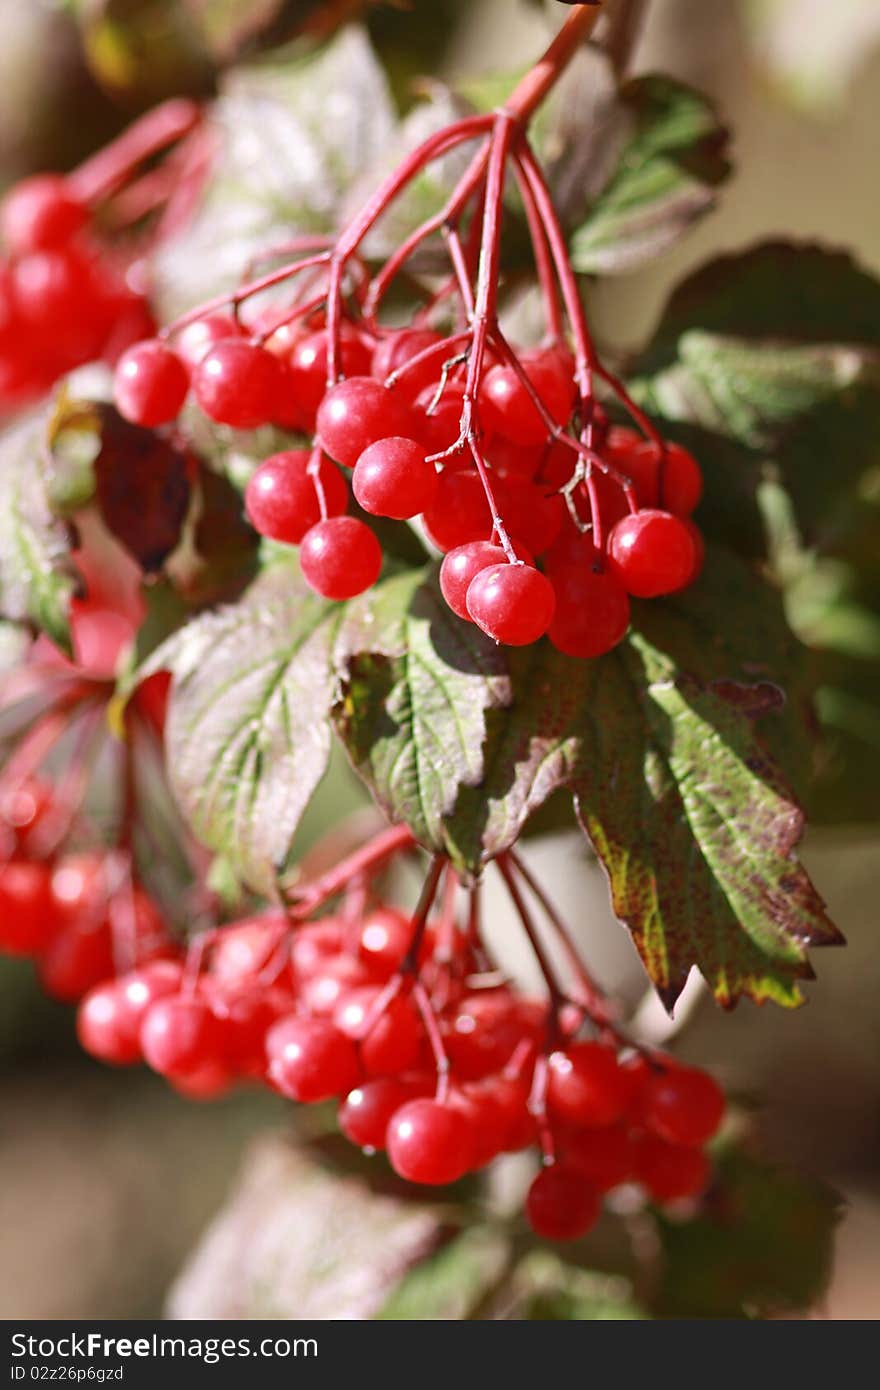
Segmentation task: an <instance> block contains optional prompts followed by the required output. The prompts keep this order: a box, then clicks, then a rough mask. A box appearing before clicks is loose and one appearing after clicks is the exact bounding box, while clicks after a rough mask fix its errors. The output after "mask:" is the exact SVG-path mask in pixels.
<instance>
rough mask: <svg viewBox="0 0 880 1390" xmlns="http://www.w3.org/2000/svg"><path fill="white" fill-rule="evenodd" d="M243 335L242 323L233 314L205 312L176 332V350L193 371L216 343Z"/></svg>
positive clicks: (187, 366)
mask: <svg viewBox="0 0 880 1390" xmlns="http://www.w3.org/2000/svg"><path fill="white" fill-rule="evenodd" d="M241 335H242V330H241V325H240V324H239V323H238V322H237V321H236V320H235V319H234V318H233V317H232V315H231V314H205V316H204V317H203V318H200V319H194V320H193V322H192V323H188V324H187V325H186V327H185V328H181V330H180V332H179V333H177V334H175V338H174V350H175V352H176V353H177V355H178V357H179V358H180V359H181V361H182V362H184V363H185V365H186V368H187V370H188V371H190V372H192V371H193V370H194V368H196V367H197V366H198V364H199V363H200V362H201V360H202V358H203V357H204V356H205V354H206V353H207V352H208V351H209V350H210V349H211V348H212V347H213V346H214V344H215V343H219V342H222V340H223V339H224V338H238V337H241Z"/></svg>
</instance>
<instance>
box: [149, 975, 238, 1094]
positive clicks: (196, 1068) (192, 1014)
mask: <svg viewBox="0 0 880 1390" xmlns="http://www.w3.org/2000/svg"><path fill="white" fill-rule="evenodd" d="M140 1044H141V1050H142V1052H143V1056H144V1061H145V1062H146V1063H147V1064H148V1065H149V1066H151V1067H152V1068H153V1070H154V1071H157V1072H159V1073H160V1074H161V1075H162V1076H168V1077H172V1078H175V1079H176V1078H178V1077H179V1078H184V1079H185V1078H186V1077H187V1076H190V1075H194V1076H198V1075H199V1074H200V1073H202V1072H204V1070H205V1069H206V1068H207V1067H211V1068H212V1069H213V1067H214V1066H215V1065H216V1064H217V1063H218V1061H220V1030H219V1028H218V1025H217V1020H216V1019H215V1017H214V1015H213V1013H212V1012H211V1008H210V1006H209V1004H208V1003H207V1001H206V1000H204V999H201V998H199V997H198V996H196V995H184V994H172V995H169V996H167V997H166V998H164V999H157V1000H156V1001H155V1002H154V1003H153V1004H151V1005H150V1007H149V1008H148V1009H147V1010H146V1012H145V1014H144V1016H143V1020H142V1022H141V1028H140Z"/></svg>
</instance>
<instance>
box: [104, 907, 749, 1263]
mask: <svg viewBox="0 0 880 1390" xmlns="http://www.w3.org/2000/svg"><path fill="white" fill-rule="evenodd" d="M413 931H414V927H413V921H412V919H411V918H410V917H408V916H407V915H406V914H404V913H402V912H400V911H398V910H397V909H396V908H394V907H390V906H384V905H380V906H376V907H373V908H372V909H368V910H366V911H365V912H364V913H363V914H362V915H360V916H358V917H357V918H354V919H352V918H350V917H348V916H346V915H341V916H330V917H324V918H321V919H318V920H316V921H313V922H310V923H307V924H305V925H301V926H299V927H296V928H292V927H291V924H290V922H289V921H288V919H287V918H286V917H285V916H284V915H283V914H281V913H277V912H274V913H270V914H267V915H265V916H262V917H257V918H252V919H249V920H247V921H243V922H239V923H236V924H232V925H230V926H227V927H225V928H222V929H220V930H218V931H217V932H216V933H214V936H213V940H212V942H211V943H210V944H209V945H208V946H207V948H205V950H204V952H203V953H202V954H201V958H200V959H199V960H198V961H197V962H196V966H195V968H193V964H192V961H190V962H189V963H187V964H184V963H183V962H181V961H168V960H161V961H154V962H152V963H148V964H145V965H143V966H141V967H140V968H138V969H135V970H133V971H131V972H129V973H128V974H125V975H122V976H121V977H119V978H117V979H112V980H108V981H106V982H104V983H101V984H99V985H97V986H96V987H95V988H94V989H92V990H91V992H90V993H89V994H88V995H87V996H86V997H85V999H84V1000H83V1002H82V1004H81V1005H80V1011H79V1020H78V1028H79V1036H80V1039H81V1041H82V1044H83V1046H84V1047H85V1048H86V1049H87V1050H88V1051H89V1052H91V1053H92V1054H93V1055H95V1056H97V1057H99V1058H101V1059H102V1060H104V1061H107V1062H111V1063H116V1064H129V1063H133V1062H135V1061H138V1060H141V1059H143V1060H145V1061H146V1062H147V1063H148V1064H149V1065H150V1066H151V1067H153V1068H154V1069H155V1070H156V1071H158V1072H159V1073H161V1074H162V1075H164V1076H165V1077H167V1079H168V1080H169V1081H170V1082H171V1083H172V1084H173V1085H174V1086H175V1087H176V1088H177V1089H179V1090H180V1091H181V1092H183V1093H184V1094H186V1095H188V1096H193V1097H210V1096H213V1095H217V1094H220V1093H222V1092H223V1091H225V1090H226V1089H227V1088H228V1087H229V1086H230V1085H231V1084H233V1083H234V1082H236V1081H264V1082H266V1083H267V1084H268V1085H269V1086H271V1087H272V1088H274V1089H275V1090H276V1091H278V1092H280V1093H281V1094H282V1095H284V1096H286V1097H288V1098H290V1099H292V1100H295V1101H298V1102H301V1103H306V1104H309V1103H315V1102H322V1101H332V1100H337V1101H338V1102H339V1112H338V1121H339V1125H340V1128H341V1130H342V1132H343V1133H344V1134H345V1135H346V1136H347V1137H348V1138H349V1139H350V1140H351V1141H352V1142H353V1143H354V1144H356V1145H358V1146H359V1147H361V1148H363V1149H366V1150H369V1151H373V1152H375V1151H377V1150H384V1151H386V1152H387V1156H388V1159H389V1161H390V1163H391V1166H392V1167H393V1168H394V1170H395V1171H396V1172H397V1173H398V1174H399V1175H400V1176H401V1177H403V1178H405V1179H407V1180H408V1181H410V1182H414V1183H422V1184H429V1185H441V1184H446V1183H451V1182H455V1181H457V1180H458V1179H460V1178H462V1177H463V1176H464V1175H465V1174H467V1173H469V1172H473V1171H475V1170H477V1169H480V1168H482V1167H483V1166H484V1165H485V1164H487V1163H488V1162H489V1161H490V1160H491V1159H493V1158H495V1157H496V1156H497V1155H498V1154H500V1153H503V1152H512V1151H517V1150H521V1149H526V1148H529V1147H532V1146H537V1145H541V1146H542V1147H543V1150H544V1153H545V1156H546V1157H547V1158H548V1159H550V1160H552V1161H548V1162H547V1163H546V1164H545V1166H543V1167H542V1169H541V1171H540V1172H539V1173H538V1175H537V1177H536V1178H535V1180H534V1182H533V1183H532V1185H531V1188H530V1190H529V1193H528V1197H527V1201H526V1214H527V1217H528V1220H529V1222H530V1224H531V1226H532V1227H533V1229H534V1230H535V1231H536V1233H537V1234H539V1235H541V1236H542V1237H545V1238H548V1239H559V1240H563V1239H572V1238H576V1237H578V1236H580V1235H583V1234H584V1233H585V1232H586V1231H587V1230H588V1229H589V1228H590V1226H592V1224H593V1223H594V1222H595V1220H596V1219H597V1216H598V1214H599V1208H600V1204H601V1198H602V1194H604V1193H606V1192H608V1191H610V1190H611V1189H613V1188H616V1187H618V1186H620V1185H621V1184H623V1183H631V1182H638V1183H641V1184H642V1186H643V1187H644V1189H645V1190H646V1192H647V1193H648V1195H649V1196H650V1197H651V1198H652V1199H653V1200H655V1201H658V1202H669V1201H672V1200H675V1199H680V1198H686V1197H694V1196H696V1195H698V1194H699V1193H700V1192H702V1190H703V1189H704V1188H705V1186H706V1183H707V1181H708V1176H709V1167H708V1163H707V1160H706V1157H705V1155H704V1153H703V1151H702V1146H703V1145H704V1144H705V1142H706V1141H707V1140H708V1139H709V1138H711V1136H712V1135H713V1134H714V1133H715V1131H716V1129H717V1127H718V1125H719V1123H720V1120H721V1116H722V1113H723V1109H724V1100H723V1096H722V1093H721V1091H720V1090H719V1088H718V1087H717V1085H716V1084H715V1082H714V1081H713V1080H712V1079H711V1078H710V1077H709V1076H707V1075H705V1074H704V1073H702V1072H700V1071H697V1070H695V1069H692V1068H689V1067H684V1066H681V1065H678V1064H676V1063H674V1062H673V1061H672V1060H671V1059H669V1058H665V1057H660V1056H651V1057H650V1058H648V1057H646V1056H643V1055H642V1054H640V1053H638V1052H635V1051H631V1052H630V1053H629V1055H624V1056H623V1058H621V1056H620V1055H619V1052H618V1048H617V1046H616V1045H615V1043H614V1042H613V1041H604V1040H602V1041H576V1040H573V1039H571V1038H570V1037H566V1036H565V1035H564V1034H563V1035H562V1036H560V1037H559V1038H557V1040H556V1041H555V1043H553V1045H552V1046H551V1045H550V1043H549V1041H548V1027H549V1013H548V1006H547V1003H546V1001H543V1000H540V999H537V998H530V997H526V996H523V995H521V994H519V993H518V992H517V991H516V990H515V989H513V988H512V987H511V986H510V985H508V984H498V983H496V984H494V985H492V986H490V987H484V988H480V987H478V986H477V985H476V984H475V983H474V982H472V981H471V979H470V977H469V968H470V967H471V966H475V965H476V963H477V962H476V961H475V960H471V959H469V952H468V948H467V946H466V945H465V943H464V940H463V938H462V937H460V936H457V937H456V943H455V944H454V945H450V940H449V937H448V934H445V933H444V932H443V930H442V928H441V927H440V926H439V925H437V924H431V923H429V924H428V927H427V929H426V930H425V932H424V934H423V935H422V936H421V939H420V945H418V949H417V953H416V956H417V958H416V960H415V961H414V962H413V967H414V968H413V970H412V971H411V972H410V971H409V970H408V968H407V960H408V957H409V956H410V955H411V952H412V947H413ZM473 979H474V980H475V979H476V977H473ZM571 1022H572V1023H573V1024H574V1023H575V1020H574V1018H573V1019H572V1020H571ZM575 1026H576V1025H575ZM438 1050H439V1054H440V1055H441V1056H442V1057H443V1058H444V1069H443V1070H442V1071H438V1067H437V1057H438ZM548 1053H549V1055H548ZM539 1075H541V1076H542V1077H543V1081H542V1083H540V1084H538V1077H539ZM536 1097H537V1099H536Z"/></svg>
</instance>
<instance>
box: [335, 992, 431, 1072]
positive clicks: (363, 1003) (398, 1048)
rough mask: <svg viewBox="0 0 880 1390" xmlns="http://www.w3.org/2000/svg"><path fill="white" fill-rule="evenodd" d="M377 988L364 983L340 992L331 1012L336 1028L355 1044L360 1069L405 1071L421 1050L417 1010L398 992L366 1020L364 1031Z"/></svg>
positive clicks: (367, 1070) (420, 1029) (416, 1058)
mask: <svg viewBox="0 0 880 1390" xmlns="http://www.w3.org/2000/svg"><path fill="white" fill-rule="evenodd" d="M381 988H382V987H381V986H380V985H366V986H364V987H363V988H361V989H354V990H351V992H350V993H348V994H344V995H343V996H342V998H341V999H340V1001H339V1004H338V1006H337V1008H336V1010H335V1012H334V1014H333V1022H334V1023H335V1025H336V1027H337V1028H338V1029H339V1031H340V1032H341V1033H344V1034H345V1036H346V1037H347V1038H351V1039H352V1041H354V1042H357V1043H358V1044H359V1051H360V1058H361V1062H362V1064H363V1068H364V1071H365V1072H367V1074H368V1075H371V1076H384V1075H388V1074H392V1073H395V1074H397V1073H400V1072H404V1071H409V1070H410V1069H411V1068H412V1067H414V1066H415V1064H416V1062H417V1061H418V1059H419V1055H420V1053H421V1050H422V1038H423V1033H422V1024H421V1020H420V1018H419V1015H418V1012H417V1011H416V1009H415V1007H414V1005H413V1004H412V1003H411V1001H410V1000H409V999H406V998H404V997H403V996H402V995H399V994H398V995H397V996H396V997H395V998H394V999H392V1000H391V1001H390V1002H389V1003H388V1004H387V1005H386V1006H385V1008H384V1009H383V1010H382V1013H381V1015H380V1016H379V1017H378V1018H377V1019H376V1020H375V1022H373V1023H371V1024H370V1028H369V1031H368V1032H366V1033H365V1032H364V1027H365V1025H366V1024H367V1022H368V1021H369V1020H370V1019H371V1018H372V1010H373V1006H374V1004H375V1003H376V1000H377V998H378V997H379V994H380V993H381Z"/></svg>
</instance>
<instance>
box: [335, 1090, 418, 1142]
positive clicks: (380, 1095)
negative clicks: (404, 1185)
mask: <svg viewBox="0 0 880 1390" xmlns="http://www.w3.org/2000/svg"><path fill="white" fill-rule="evenodd" d="M428 1087H429V1082H428V1080H427V1078H425V1080H424V1082H422V1083H418V1082H410V1081H400V1080H398V1078H397V1077H392V1076H375V1077H373V1078H372V1080H370V1081H365V1082H364V1083H363V1085H361V1086H356V1087H355V1089H354V1090H353V1091H349V1093H348V1095H347V1096H346V1097H345V1100H344V1101H343V1103H342V1105H341V1106H340V1107H339V1115H338V1120H339V1128H340V1129H341V1130H342V1133H343V1134H344V1135H345V1137H346V1139H350V1140H351V1142H352V1143H353V1144H357V1146H358V1148H360V1149H372V1150H377V1149H384V1148H385V1136H386V1133H387V1130H388V1125H389V1122H390V1120H391V1118H392V1116H393V1115H395V1114H396V1113H397V1111H398V1110H400V1108H401V1107H402V1106H403V1105H405V1104H406V1102H407V1101H409V1100H412V1099H413V1098H414V1097H415V1096H417V1095H418V1094H419V1093H420V1092H427V1090H428Z"/></svg>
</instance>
